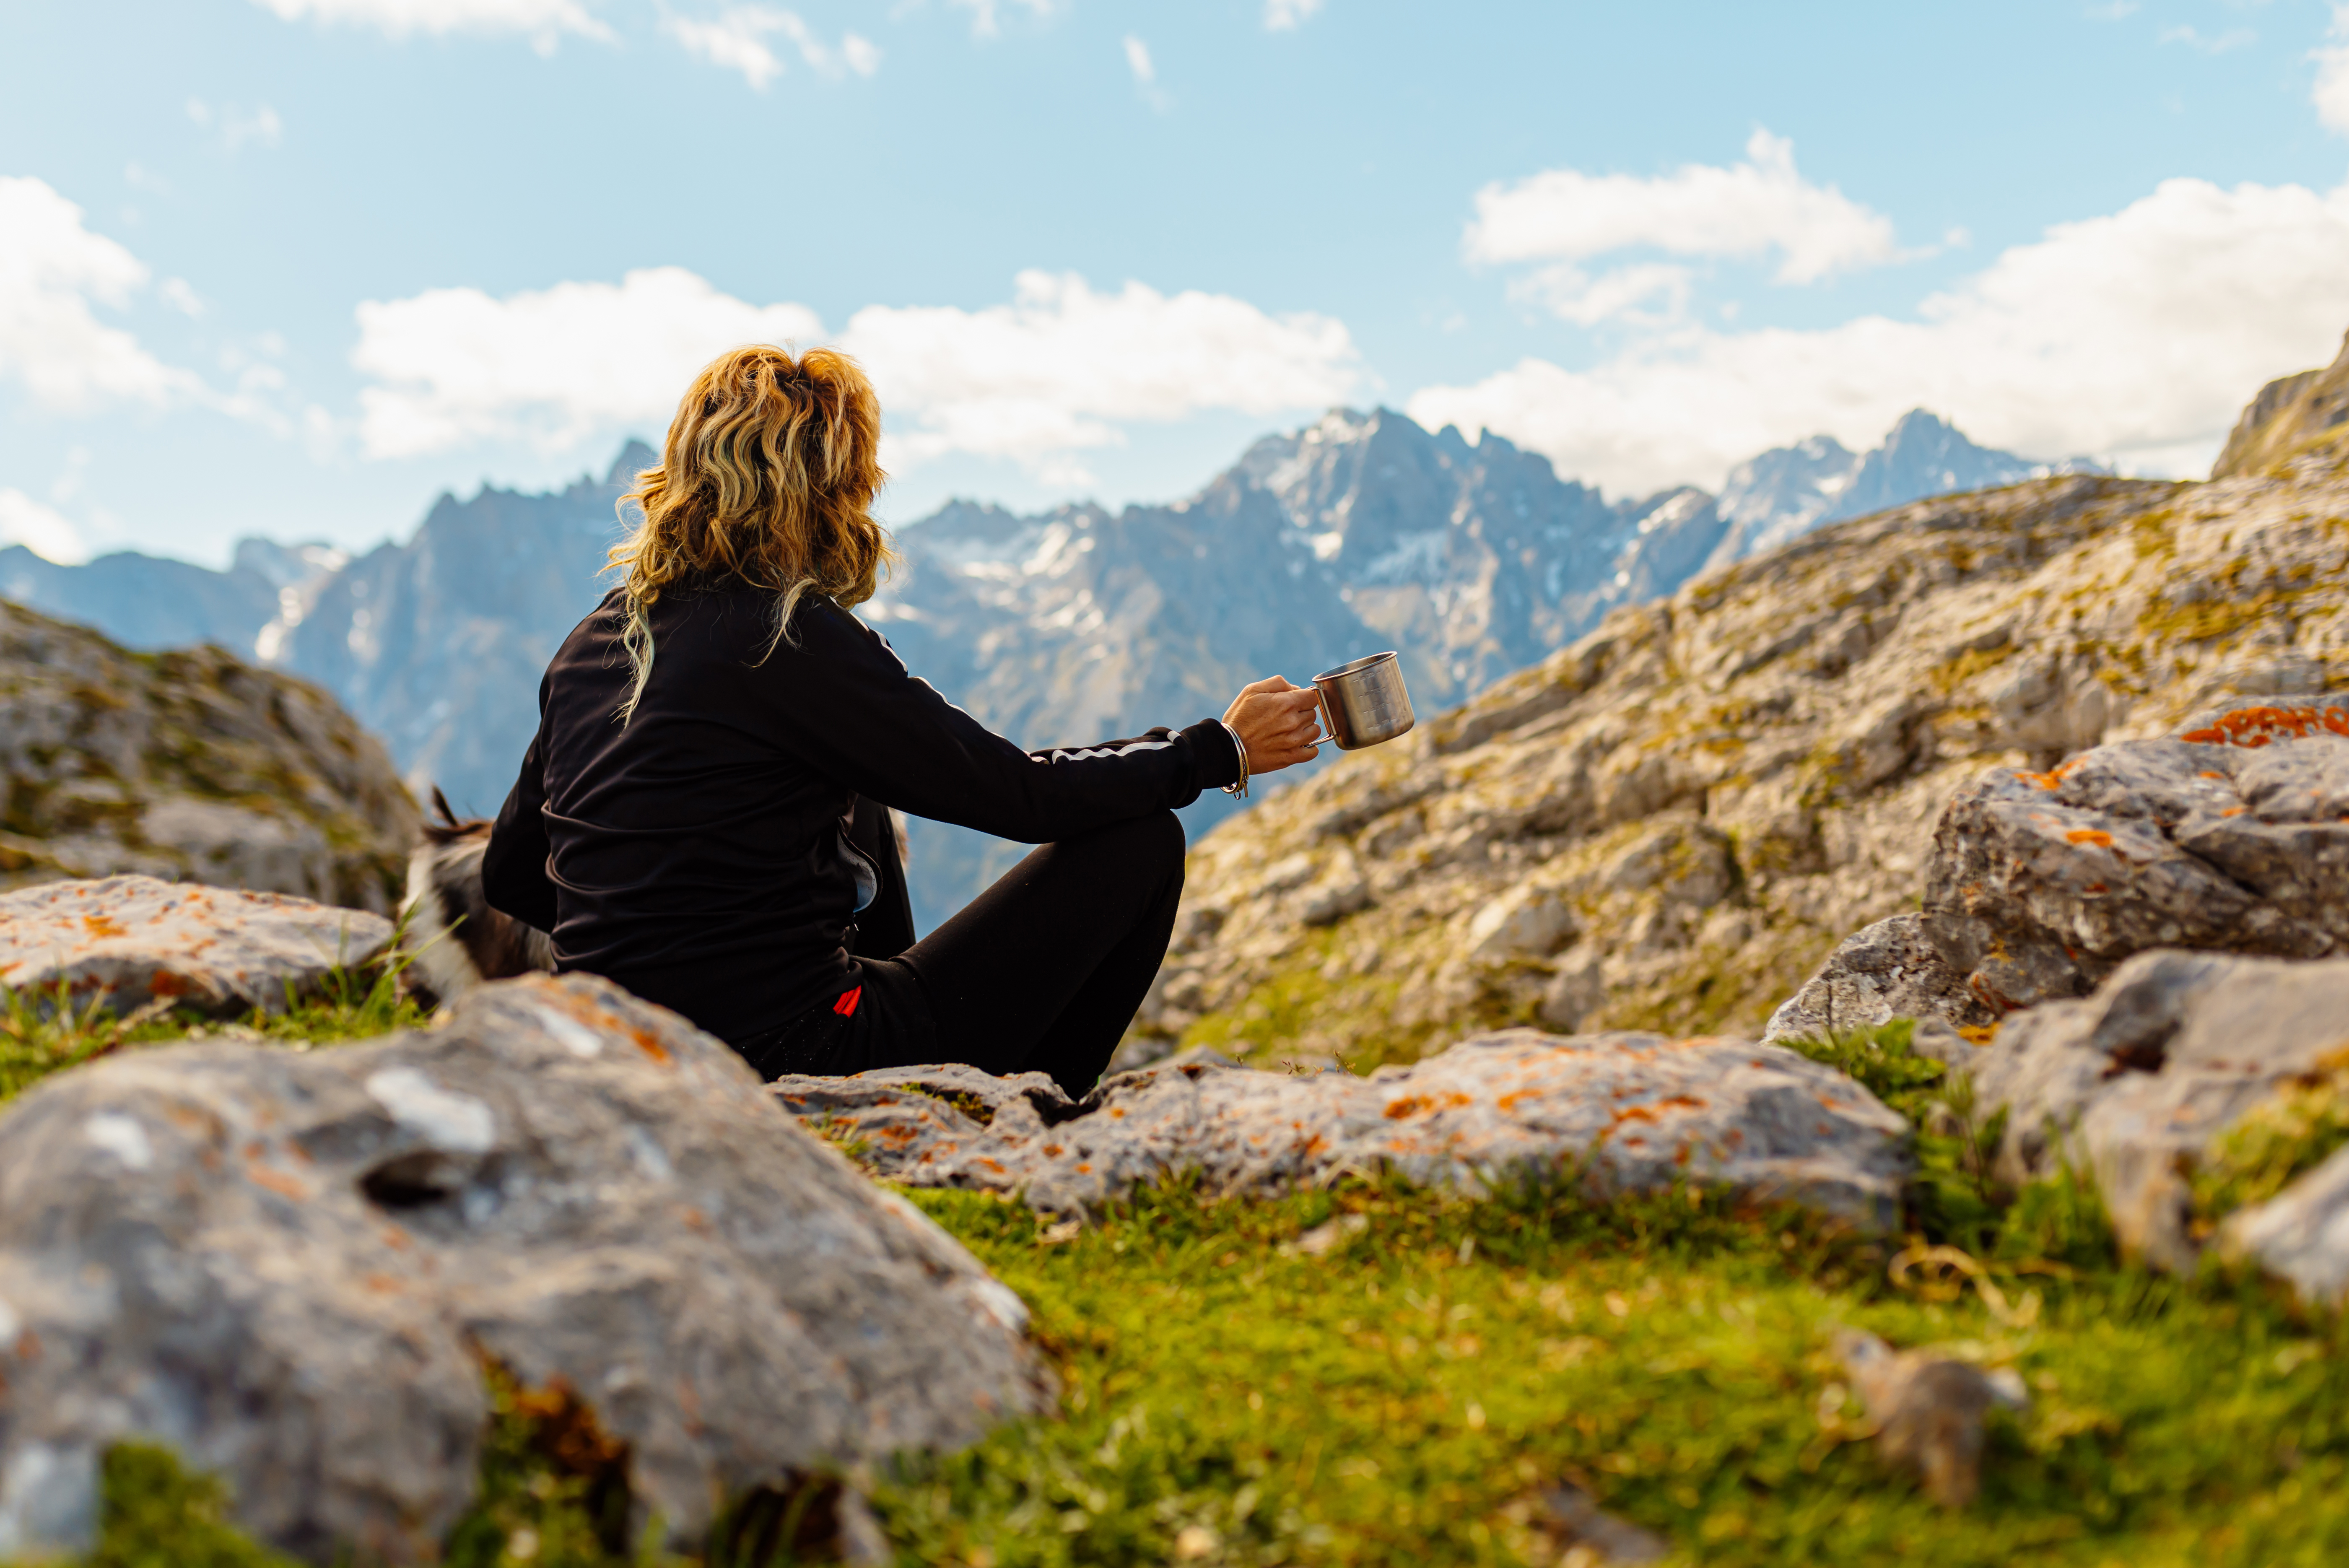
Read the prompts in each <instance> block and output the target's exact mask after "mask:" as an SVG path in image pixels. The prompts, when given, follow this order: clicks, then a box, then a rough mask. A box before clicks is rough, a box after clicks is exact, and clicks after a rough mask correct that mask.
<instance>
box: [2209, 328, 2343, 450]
mask: <svg viewBox="0 0 2349 1568" xmlns="http://www.w3.org/2000/svg"><path fill="white" fill-rule="evenodd" d="M2344 445H2349V335H2344V337H2342V339H2341V354H2340V357H2339V358H2336V359H2334V360H2333V363H2332V365H2331V366H2330V367H2328V368H2327V369H2322V370H2302V371H2301V372H2300V373H2299V374H2297V375H2293V376H2284V377H2281V378H2279V379H2275V380H2272V381H2270V382H2269V383H2268V384H2267V385H2266V386H2264V387H2262V388H2261V389H2260V395H2259V396H2258V397H2256V398H2254V399H2252V400H2251V406H2250V407H2248V408H2246V409H2245V410H2243V417H2242V418H2241V419H2240V420H2238V421H2236V423H2235V428H2234V431H2232V432H2231V433H2230V435H2229V436H2228V437H2227V445H2226V447H2225V449H2224V450H2223V451H2221V452H2220V453H2219V461H2218V462H2216V463H2215V464H2213V465H2212V467H2211V469H2210V477H2211V478H2213V479H2228V478H2232V477H2235V476H2237V475H2241V474H2251V473H2257V472H2261V471H2262V470H2264V469H2267V468H2269V467H2271V466H2272V465H2274V464H2275V463H2277V462H2281V461H2282V460H2284V459H2286V458H2289V457H2290V456H2292V454H2293V453H2295V452H2302V451H2314V450H2319V449H2322V450H2325V451H2339V450H2342V449H2343V448H2344Z"/></svg>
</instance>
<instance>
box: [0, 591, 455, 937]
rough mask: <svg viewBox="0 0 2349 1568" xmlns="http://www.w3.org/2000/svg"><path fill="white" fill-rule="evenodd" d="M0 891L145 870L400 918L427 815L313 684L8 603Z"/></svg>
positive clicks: (0, 607) (1, 659)
mask: <svg viewBox="0 0 2349 1568" xmlns="http://www.w3.org/2000/svg"><path fill="white" fill-rule="evenodd" d="M0 698H5V701H0V782H5V785H6V791H5V798H0V888H7V887H17V886H21V885H24V884H27V883H34V882H53V881H57V880H58V879H60V878H63V877H105V876H109V875H111V874H113V873H116V872H122V871H140V872H146V873H149V874H151V875H155V876H160V877H171V878H172V879H174V880H180V881H191V882H210V883H212V884H213V885H215V886H217V887H223V888H253V889H254V890H256V891H262V892H272V893H298V894H300V895H302V896H303V897H305V898H316V899H319V900H320V901H322V902H325V903H331V904H347V905H351V906H353V907H355V908H358V909H373V910H376V911H378V912H385V911H388V910H389V909H391V907H392V904H393V903H394V901H395V900H397V899H398V897H399V877H400V865H401V862H402V860H403V858H404V857H406V855H407V853H408V844H409V839H410V838H411V837H412V836H414V834H415V832H416V805H415V803H414V802H413V801H411V800H409V796H408V791H407V790H406V789H405V788H404V787H402V785H401V784H400V782H399V778H398V774H394V773H393V772H392V769H391V762H390V759H389V758H388V757H387V756H385V754H384V750H383V746H382V744H381V742H378V741H377V740H376V739H375V737H374V736H372V735H370V734H368V733H367V732H366V731H365V730H362V729H361V728H359V726H358V723H357V721H355V720H354V719H352V717H351V716H350V715H349V714H348V713H346V712H345V711H343V710H342V709H341V708H339V707H337V706H336V703H335V700H334V699H333V698H332V697H330V696H328V695H327V694H326V692H324V691H320V690H318V688H316V687H315V686H312V685H310V684H309V683H308V682H307V681H303V680H295V679H293V678H292V677H290V676H286V675H281V674H278V673H276V672H275V671H274V670H259V669H255V668H254V667H253V666H252V665H250V664H247V663H245V662H244V661H243V660H241V659H237V658H235V657H233V655H231V654H229V653H228V652H226V651H224V650H223V649H219V648H192V649H181V650H178V651H174V652H169V653H157V654H133V653H130V652H129V651H128V650H127V649H122V648H120V647H118V646H117V645H116V644H114V643H111V642H109V641H108V640H107V639H105V638H103V637H100V636H99V635H98V633H96V632H94V631H90V630H88V629H87V628H83V627H78V626H67V625H66V624H64V623H62V622H59V621H54V620H50V619H48V618H47V617H44V616H38V615H35V614H34V613H33V612H32V611H30V610H27V609H24V608H21V607H17V606H16V605H11V604H5V603H0Z"/></svg>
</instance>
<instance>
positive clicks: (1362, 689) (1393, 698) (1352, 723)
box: [1313, 653, 1417, 752]
mask: <svg viewBox="0 0 2349 1568" xmlns="http://www.w3.org/2000/svg"><path fill="white" fill-rule="evenodd" d="M1313 685H1314V688H1315V690H1317V691H1319V692H1320V693H1321V724H1322V727H1323V728H1324V729H1326V730H1328V731H1329V732H1330V739H1331V740H1332V741H1335V742H1337V743H1338V749H1339V750H1340V751H1341V752H1350V751H1355V750H1358V749H1359V748H1361V747H1363V746H1375V745H1377V744H1378V743H1379V742H1381V741H1392V740H1393V739H1394V738H1395V737H1396V736H1397V735H1401V734H1405V733H1408V732H1409V731H1410V729H1411V727H1412V725H1413V723H1415V722H1417V721H1416V720H1415V719H1413V717H1412V711H1411V693H1410V692H1408V691H1404V690H1403V686H1402V660H1401V659H1397V658H1396V657H1395V656H1394V655H1393V654H1392V653H1373V654H1371V656H1370V657H1369V658H1368V659H1355V660H1354V661H1353V662H1352V663H1350V664H1341V665H1340V666H1338V668H1337V669H1335V670H1323V671H1322V672H1321V673H1320V674H1319V675H1317V676H1315V677H1314V678H1313Z"/></svg>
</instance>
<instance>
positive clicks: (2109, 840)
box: [2064, 827, 2113, 849]
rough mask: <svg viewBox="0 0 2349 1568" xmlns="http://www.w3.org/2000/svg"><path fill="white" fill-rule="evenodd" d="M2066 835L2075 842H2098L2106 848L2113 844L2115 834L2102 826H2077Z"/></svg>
mask: <svg viewBox="0 0 2349 1568" xmlns="http://www.w3.org/2000/svg"><path fill="white" fill-rule="evenodd" d="M2064 838H2065V840H2066V841H2068V842H2070V843H2073V844H2097V845H2102V846H2104V847H2105V848H2106V849H2110V848H2111V847H2112V846H2113V836H2112V835H2111V834H2109V833H2106V831H2105V830H2104V829H2103V828H2101V827H2075V828H2074V829H2073V830H2072V831H2071V832H2069V833H2067V834H2065V835H2064Z"/></svg>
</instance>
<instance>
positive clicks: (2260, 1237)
mask: <svg viewBox="0 0 2349 1568" xmlns="http://www.w3.org/2000/svg"><path fill="white" fill-rule="evenodd" d="M2219 1240H2220V1246H2221V1247H2222V1249H2223V1250H2224V1251H2225V1252H2226V1253H2227V1255H2229V1256H2230V1257H2233V1258H2237V1259H2250V1260H2252V1261H2254V1262H2257V1263H2258V1264H2259V1265H2260V1267H2261V1268H2263V1269H2265V1270H2266V1271H2267V1272H2269V1273H2271V1274H2272V1275H2274V1276H2275V1277H2276V1278H2278V1279H2280V1280H2282V1281H2283V1282H2285V1283H2287V1284H2289V1285H2290V1286H2292V1289H2293V1290H2294V1291H2296V1292H2298V1293H2299V1294H2300V1297H2301V1299H2302V1301H2306V1302H2312V1303H2319V1304H2322V1305H2324V1306H2328V1307H2334V1308H2338V1307H2340V1306H2342V1305H2344V1303H2349V1147H2343V1148H2340V1149H2336V1150H2335V1151H2333V1154H2332V1155H2331V1156H2330V1157H2329V1158H2326V1159H2325V1160H2324V1162H2323V1164H2321V1165H2319V1166H2317V1167H2316V1168H2315V1169H2313V1170H2311V1171H2309V1172H2308V1173H2307V1174H2306V1175H2304V1176H2302V1178H2301V1179H2299V1180H2297V1181H2295V1182H2293V1183H2292V1185H2291V1186H2290V1187H2288V1188H2286V1189H2284V1190H2283V1191H2282V1192H2280V1193H2278V1194H2277V1195H2276V1196H2275V1197H2273V1198H2271V1199H2267V1200H2266V1201H2265V1202H2261V1203H2255V1204H2250V1205H2247V1206H2245V1207H2244V1208H2241V1209H2239V1210H2235V1212H2234V1213H2233V1214H2231V1215H2230V1216H2229V1217H2228V1219H2227V1222H2226V1226H2225V1229H2224V1230H2223V1231H2220V1238H2219Z"/></svg>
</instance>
